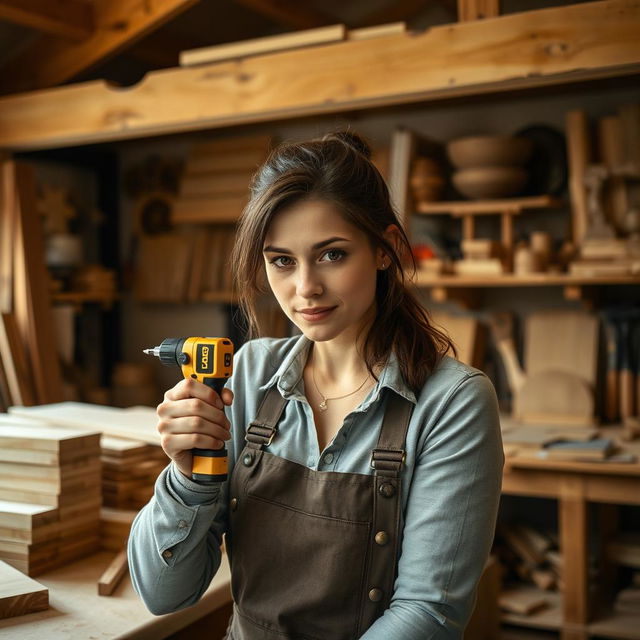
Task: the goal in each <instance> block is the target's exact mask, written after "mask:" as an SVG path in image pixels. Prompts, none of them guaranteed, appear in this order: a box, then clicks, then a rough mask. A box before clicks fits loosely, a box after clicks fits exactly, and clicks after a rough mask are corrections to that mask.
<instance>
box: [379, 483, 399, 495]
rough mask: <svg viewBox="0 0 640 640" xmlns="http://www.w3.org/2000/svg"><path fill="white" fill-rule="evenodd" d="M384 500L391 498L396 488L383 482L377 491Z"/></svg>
mask: <svg viewBox="0 0 640 640" xmlns="http://www.w3.org/2000/svg"><path fill="white" fill-rule="evenodd" d="M378 491H380V493H381V494H382V495H383V496H384V497H385V498H391V497H392V496H394V495H395V493H396V488H395V487H394V486H393V485H392V484H391V483H389V482H384V483H383V484H381V485H380V489H378Z"/></svg>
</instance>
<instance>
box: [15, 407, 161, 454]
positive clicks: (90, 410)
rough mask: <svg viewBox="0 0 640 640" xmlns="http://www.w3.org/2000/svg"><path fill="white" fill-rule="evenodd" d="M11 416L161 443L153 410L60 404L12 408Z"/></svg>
mask: <svg viewBox="0 0 640 640" xmlns="http://www.w3.org/2000/svg"><path fill="white" fill-rule="evenodd" d="M9 413H10V415H19V416H25V417H27V418H33V419H37V420H41V421H42V422H44V423H46V424H52V425H58V426H62V427H69V428H80V429H92V430H96V431H101V432H102V433H105V434H107V435H111V436H116V437H118V438H126V439H130V440H138V441H141V442H146V443H148V444H155V445H159V444H160V435H159V434H158V431H157V430H156V424H157V416H156V412H155V410H154V409H152V408H149V409H148V410H141V409H140V410H136V411H130V410H127V409H118V408H116V407H105V406H101V405H92V404H88V403H84V402H58V403H53V404H47V405H38V406H35V407H11V408H10V409H9Z"/></svg>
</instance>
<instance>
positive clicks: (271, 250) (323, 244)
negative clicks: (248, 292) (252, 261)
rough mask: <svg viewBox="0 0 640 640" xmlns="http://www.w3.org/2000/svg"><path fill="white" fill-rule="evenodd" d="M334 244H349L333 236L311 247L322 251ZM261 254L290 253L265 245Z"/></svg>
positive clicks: (343, 239)
mask: <svg viewBox="0 0 640 640" xmlns="http://www.w3.org/2000/svg"><path fill="white" fill-rule="evenodd" d="M334 242H349V239H348V238H341V237H340V236H333V237H332V238H327V240H322V241H321V242H316V243H315V244H314V245H312V246H311V249H312V250H313V251H317V250H318V249H322V248H323V247H326V246H327V245H329V244H332V243H334ZM262 251H263V253H286V254H289V255H291V251H289V249H283V248H281V247H274V246H273V245H272V244H270V245H267V246H266V247H265V248H264V249H263V250H262Z"/></svg>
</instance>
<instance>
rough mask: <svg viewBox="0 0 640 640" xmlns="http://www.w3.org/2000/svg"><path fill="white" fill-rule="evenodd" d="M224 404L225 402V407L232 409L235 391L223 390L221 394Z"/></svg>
mask: <svg viewBox="0 0 640 640" xmlns="http://www.w3.org/2000/svg"><path fill="white" fill-rule="evenodd" d="M220 397H221V399H222V402H224V404H225V406H227V407H230V406H231V403H232V402H233V391H231V389H227V388H226V387H225V388H224V389H223V390H222V394H221V396H220Z"/></svg>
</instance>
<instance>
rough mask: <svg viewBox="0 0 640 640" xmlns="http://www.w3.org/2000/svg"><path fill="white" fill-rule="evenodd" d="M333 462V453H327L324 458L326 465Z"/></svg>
mask: <svg viewBox="0 0 640 640" xmlns="http://www.w3.org/2000/svg"><path fill="white" fill-rule="evenodd" d="M332 462H333V453H327V454H325V456H324V463H325V464H331V463H332Z"/></svg>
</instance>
